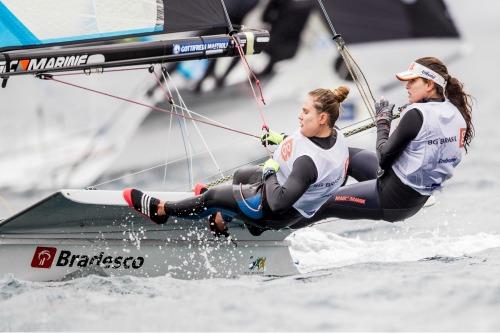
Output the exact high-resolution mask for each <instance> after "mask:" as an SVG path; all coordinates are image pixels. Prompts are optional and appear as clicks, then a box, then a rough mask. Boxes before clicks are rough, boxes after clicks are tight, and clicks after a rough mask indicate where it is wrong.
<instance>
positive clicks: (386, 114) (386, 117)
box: [375, 98, 395, 124]
mask: <svg viewBox="0 0 500 333" xmlns="http://www.w3.org/2000/svg"><path fill="white" fill-rule="evenodd" d="M394 106H395V105H394V104H389V101H388V100H386V99H384V98H382V99H380V101H378V102H376V103H375V112H376V114H375V119H376V120H377V124H378V123H379V122H387V123H390V122H391V121H392V110H394Z"/></svg>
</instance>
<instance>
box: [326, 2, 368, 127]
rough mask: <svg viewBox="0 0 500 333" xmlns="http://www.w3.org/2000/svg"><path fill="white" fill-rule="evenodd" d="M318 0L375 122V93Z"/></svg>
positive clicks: (341, 53)
mask: <svg viewBox="0 0 500 333" xmlns="http://www.w3.org/2000/svg"><path fill="white" fill-rule="evenodd" d="M317 2H318V4H319V6H320V8H321V11H322V12H323V16H324V17H325V19H326V21H327V23H328V26H329V27H330V30H331V31H332V34H333V40H334V41H335V43H337V48H338V50H339V53H340V55H341V56H342V58H343V59H344V62H345V64H346V66H347V69H348V70H349V73H350V74H351V76H352V78H353V80H354V83H355V84H356V87H357V88H358V91H359V93H360V95H361V99H362V100H363V102H364V104H365V106H366V109H367V110H368V113H369V114H370V116H371V117H372V120H373V122H375V109H374V106H373V104H374V103H375V98H374V97H373V93H372V91H371V88H370V85H369V84H368V81H367V79H366V77H365V74H364V73H363V71H362V70H361V68H360V67H359V65H358V63H357V62H356V60H355V59H354V57H353V56H352V55H351V53H350V52H349V50H348V49H347V46H346V43H345V41H344V40H343V39H342V36H341V35H339V34H338V33H337V31H336V30H335V28H334V26H333V23H332V20H331V19H330V15H328V12H327V10H326V8H325V6H324V5H323V1H322V0H317Z"/></svg>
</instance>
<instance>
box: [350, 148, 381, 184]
mask: <svg viewBox="0 0 500 333" xmlns="http://www.w3.org/2000/svg"><path fill="white" fill-rule="evenodd" d="M377 170H378V158H377V154H375V153H374V152H371V151H369V150H366V149H359V148H349V168H348V169H347V174H348V175H349V176H351V177H353V178H354V179H356V180H357V181H358V182H362V181H365V180H371V179H377Z"/></svg>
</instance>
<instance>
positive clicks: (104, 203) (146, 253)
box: [0, 190, 298, 281]
mask: <svg viewBox="0 0 500 333" xmlns="http://www.w3.org/2000/svg"><path fill="white" fill-rule="evenodd" d="M154 195H156V196H158V197H161V198H165V199H173V198H176V199H179V198H182V197H186V196H189V195H192V193H155V194H154ZM230 233H231V235H232V237H233V238H234V239H235V241H236V244H237V245H235V244H233V243H232V242H230V241H228V240H226V239H221V240H217V239H215V238H214V237H213V236H212V235H211V234H210V232H209V231H208V230H207V224H206V223H205V222H204V221H189V220H181V219H179V220H177V221H176V220H173V219H171V220H169V222H167V223H166V224H165V225H159V226H158V225H155V224H153V223H152V222H151V221H149V220H148V219H146V218H144V217H142V216H141V215H138V214H136V213H135V212H134V211H132V210H131V209H129V208H128V207H127V206H126V204H125V203H124V200H123V199H122V197H121V192H117V191H83V190H62V191H60V192H57V193H55V194H54V195H52V196H51V197H49V198H47V199H45V200H43V201H41V202H40V203H37V204H35V205H34V206H32V207H30V208H28V209H26V210H25V211H23V212H21V213H19V214H17V215H15V216H13V217H11V218H9V219H7V220H5V221H3V222H2V223H1V224H0V275H4V274H9V273H12V274H14V276H15V277H16V278H20V279H23V280H32V281H51V280H64V279H68V278H74V277H79V276H82V275H86V274H101V275H113V276H115V275H133V276H141V277H153V276H159V275H165V274H170V275H171V276H173V277H177V278H184V279H195V278H209V277H232V276H237V275H254V274H262V275H278V276H283V275H292V274H296V273H298V270H297V268H296V267H295V264H294V263H293V260H292V258H291V255H290V251H289V249H288V242H287V241H286V240H285V237H286V236H288V235H289V234H290V231H289V230H285V231H279V232H265V233H264V234H263V235H261V236H259V237H254V236H252V235H250V234H249V233H248V231H247V230H246V229H245V228H244V226H243V224H242V223H241V222H240V221H235V222H231V224H230Z"/></svg>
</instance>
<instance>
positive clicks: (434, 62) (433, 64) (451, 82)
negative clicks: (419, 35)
mask: <svg viewBox="0 0 500 333" xmlns="http://www.w3.org/2000/svg"><path fill="white" fill-rule="evenodd" d="M415 62H417V63H419V64H420V65H423V66H425V67H427V68H430V69H432V70H433V71H434V72H436V73H438V74H439V75H441V76H442V77H444V79H445V80H446V82H447V84H446V90H445V89H443V87H441V86H440V85H437V84H436V85H435V86H436V92H437V93H438V95H440V96H441V97H444V96H445V95H446V98H448V99H449V100H450V102H451V103H452V104H453V105H455V106H456V107H457V109H458V110H459V111H460V113H461V114H462V117H464V119H465V123H466V124H467V129H466V131H465V137H464V147H465V151H466V152H467V148H468V147H469V145H470V142H471V141H472V138H473V137H474V132H475V131H474V125H473V124H472V98H471V96H470V95H469V94H467V93H466V92H465V91H464V89H463V87H464V85H463V84H462V82H460V81H458V79H457V78H454V77H452V76H451V75H450V74H448V69H447V68H446V66H445V64H443V62H442V61H441V60H439V59H437V58H434V57H424V58H420V59H417V60H416V61H415ZM424 80H425V81H428V80H427V79H424Z"/></svg>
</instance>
